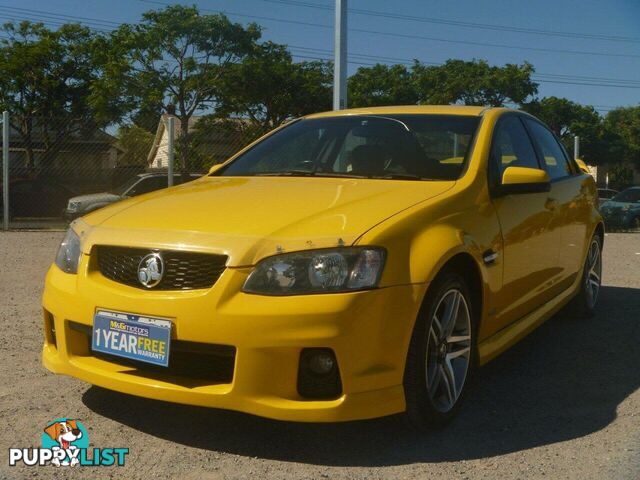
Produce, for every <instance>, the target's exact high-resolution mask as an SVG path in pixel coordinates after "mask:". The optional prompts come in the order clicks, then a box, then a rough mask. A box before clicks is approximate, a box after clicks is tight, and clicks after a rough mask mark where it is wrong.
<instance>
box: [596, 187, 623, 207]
mask: <svg viewBox="0 0 640 480" xmlns="http://www.w3.org/2000/svg"><path fill="white" fill-rule="evenodd" d="M618 193H619V192H618V190H613V189H611V188H599V189H598V201H599V202H600V205H602V204H603V203H604V202H606V201H607V200H609V199H611V198H613V197H615V196H616V195H617V194H618Z"/></svg>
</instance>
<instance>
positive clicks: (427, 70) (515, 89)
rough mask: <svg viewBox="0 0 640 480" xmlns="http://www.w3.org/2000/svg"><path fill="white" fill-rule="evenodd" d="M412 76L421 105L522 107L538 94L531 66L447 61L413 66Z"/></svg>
mask: <svg viewBox="0 0 640 480" xmlns="http://www.w3.org/2000/svg"><path fill="white" fill-rule="evenodd" d="M412 71H413V77H414V81H415V82H416V85H417V89H418V92H419V94H420V99H419V102H420V103H422V104H444V105H446V104H453V103H462V104H464V105H489V106H493V107H500V106H503V105H504V104H505V103H516V104H522V103H524V102H525V101H526V100H527V98H529V97H531V96H533V95H535V94H536V93H537V91H538V84H537V83H535V82H534V81H533V80H531V75H532V74H533V73H534V71H535V70H534V68H533V66H532V65H531V64H530V63H527V62H525V63H524V64H522V65H514V64H510V63H508V64H506V65H504V66H503V67H496V66H491V65H489V64H488V63H487V62H486V61H485V60H473V61H464V60H447V62H445V63H444V64H443V65H439V66H426V65H423V64H421V63H419V62H416V64H415V65H414V66H413V70H412Z"/></svg>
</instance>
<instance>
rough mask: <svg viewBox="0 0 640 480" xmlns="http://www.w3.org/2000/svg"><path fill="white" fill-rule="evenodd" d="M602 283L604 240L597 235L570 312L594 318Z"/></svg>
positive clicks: (585, 263) (590, 243) (592, 242)
mask: <svg viewBox="0 0 640 480" xmlns="http://www.w3.org/2000/svg"><path fill="white" fill-rule="evenodd" d="M601 282H602V238H601V237H600V235H599V234H598V233H595V234H594V235H593V237H592V238H591V241H590V242H589V250H588V251H587V258H585V261H584V266H583V267H582V278H581V280H580V291H579V292H578V294H577V295H576V296H575V297H574V299H573V300H572V301H571V303H570V304H569V310H570V312H571V313H572V314H574V315H575V316H577V317H586V318H589V317H592V316H593V315H594V313H595V309H596V305H597V303H598V294H599V293H600V285H601Z"/></svg>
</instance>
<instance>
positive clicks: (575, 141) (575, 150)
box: [573, 135, 580, 160]
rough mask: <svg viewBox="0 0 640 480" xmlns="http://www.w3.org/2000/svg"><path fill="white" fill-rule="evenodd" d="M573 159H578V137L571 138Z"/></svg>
mask: <svg viewBox="0 0 640 480" xmlns="http://www.w3.org/2000/svg"><path fill="white" fill-rule="evenodd" d="M573 158H575V159H576V160H578V159H579V158H580V137H579V136H577V135H576V136H575V137H573Z"/></svg>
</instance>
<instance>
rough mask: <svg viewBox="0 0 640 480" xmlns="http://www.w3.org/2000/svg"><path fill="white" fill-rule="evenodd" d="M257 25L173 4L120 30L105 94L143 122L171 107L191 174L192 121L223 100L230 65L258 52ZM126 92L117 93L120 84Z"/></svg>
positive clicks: (182, 160) (183, 160)
mask: <svg viewBox="0 0 640 480" xmlns="http://www.w3.org/2000/svg"><path fill="white" fill-rule="evenodd" d="M259 37H260V30H259V28H258V26H257V25H255V24H250V25H249V26H248V27H247V28H244V27H243V26H242V25H240V24H237V23H232V22H230V21H229V19H228V18H227V17H226V16H225V15H222V14H215V15H201V14H200V13H199V12H198V9H197V8H196V7H186V6H182V5H172V6H169V7H167V8H165V9H163V10H157V11H149V12H146V13H145V14H143V16H142V21H141V23H139V24H135V25H122V26H121V27H120V28H119V29H118V30H116V31H115V32H114V34H113V37H112V46H111V48H110V49H109V52H108V54H107V55H106V56H107V57H108V62H107V64H108V68H107V71H108V72H109V75H108V76H107V77H106V80H105V81H104V82H103V83H104V85H103V87H104V88H103V91H104V92H106V94H109V93H117V94H119V96H120V99H121V102H120V104H121V105H128V107H129V108H130V109H133V110H134V112H137V113H138V115H139V116H142V117H144V113H145V112H146V113H148V112H153V111H156V110H157V109H158V107H159V105H166V104H169V103H171V104H173V105H175V108H176V116H177V117H178V118H179V120H180V126H181V129H180V134H179V136H178V139H177V140H178V143H179V144H180V145H181V148H180V152H179V161H180V165H181V167H182V170H183V171H186V169H187V158H188V156H189V148H188V145H189V120H190V118H191V117H192V116H193V115H194V114H195V113H196V112H198V111H205V110H206V109H209V108H211V107H213V106H215V104H216V102H218V101H219V100H220V83H221V81H222V79H223V78H224V77H225V76H226V75H227V74H228V73H229V71H230V69H231V66H232V65H233V64H234V63H237V62H239V61H240V60H241V59H242V58H244V57H245V56H246V55H247V54H248V53H249V52H251V51H252V49H253V48H254V45H255V42H256V41H257V40H258V39H259ZM119 84H122V85H125V88H124V89H122V90H121V91H118V87H117V86H118V85H119Z"/></svg>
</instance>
